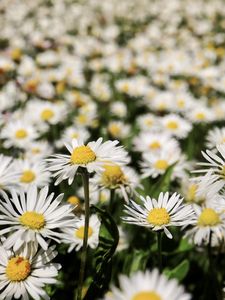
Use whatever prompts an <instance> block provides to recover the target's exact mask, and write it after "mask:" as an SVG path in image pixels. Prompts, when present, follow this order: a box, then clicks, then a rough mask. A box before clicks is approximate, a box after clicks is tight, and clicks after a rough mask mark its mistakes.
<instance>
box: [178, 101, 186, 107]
mask: <svg viewBox="0 0 225 300" xmlns="http://www.w3.org/2000/svg"><path fill="white" fill-rule="evenodd" d="M184 105H185V101H184V100H183V99H179V100H178V101H177V106H178V107H179V108H183V107H184Z"/></svg>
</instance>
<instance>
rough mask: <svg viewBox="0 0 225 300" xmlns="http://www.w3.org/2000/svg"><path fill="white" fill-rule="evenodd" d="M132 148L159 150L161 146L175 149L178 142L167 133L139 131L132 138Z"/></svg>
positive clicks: (144, 150)
mask: <svg viewBox="0 0 225 300" xmlns="http://www.w3.org/2000/svg"><path fill="white" fill-rule="evenodd" d="M133 144H134V149H135V150H136V151H140V152H152V153H154V152H159V151H160V150H162V149H163V148H165V147H166V148H167V149H168V148H169V149H173V148H174V149H176V148H178V147H179V145H178V142H177V141H176V140H175V139H174V138H171V136H170V135H168V134H167V133H163V132H161V133H160V134H159V132H141V133H140V135H139V136H137V137H136V138H134V140H133Z"/></svg>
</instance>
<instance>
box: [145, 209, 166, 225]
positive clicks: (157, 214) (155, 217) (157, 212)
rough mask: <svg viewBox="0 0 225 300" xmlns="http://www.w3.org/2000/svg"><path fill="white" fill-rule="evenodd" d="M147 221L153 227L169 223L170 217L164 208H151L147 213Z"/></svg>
mask: <svg viewBox="0 0 225 300" xmlns="http://www.w3.org/2000/svg"><path fill="white" fill-rule="evenodd" d="M147 221H148V222H149V223H151V224H153V225H155V226H161V225H166V224H168V223H169V222H170V216H169V214H168V212H167V210H166V209H165V208H153V209H152V210H150V212H149V213H148V216H147Z"/></svg>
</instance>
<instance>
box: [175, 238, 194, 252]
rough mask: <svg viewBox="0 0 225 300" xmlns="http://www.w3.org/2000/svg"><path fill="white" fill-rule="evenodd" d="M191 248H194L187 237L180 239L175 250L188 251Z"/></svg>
mask: <svg viewBox="0 0 225 300" xmlns="http://www.w3.org/2000/svg"><path fill="white" fill-rule="evenodd" d="M193 248H194V246H193V245H192V244H190V243H189V242H188V240H187V239H182V240H181V241H180V244H179V246H178V248H177V250H176V251H175V252H176V253H180V252H185V251H190V250H192V249H193Z"/></svg>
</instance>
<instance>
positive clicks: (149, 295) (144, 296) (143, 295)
mask: <svg viewBox="0 0 225 300" xmlns="http://www.w3.org/2000/svg"><path fill="white" fill-rule="evenodd" d="M161 299H162V298H161V297H160V296H159V295H158V294H157V293H155V292H140V293H137V294H136V295H135V296H134V297H133V298H132V300H161Z"/></svg>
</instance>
